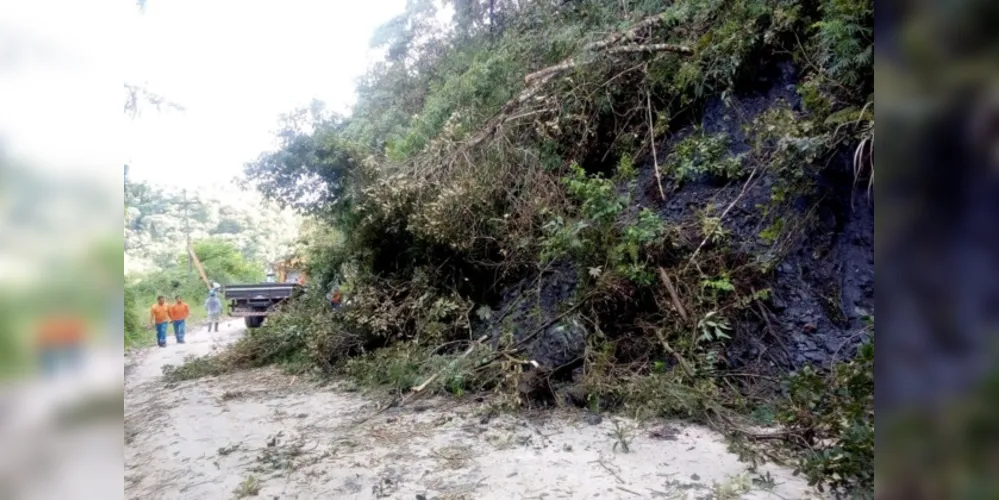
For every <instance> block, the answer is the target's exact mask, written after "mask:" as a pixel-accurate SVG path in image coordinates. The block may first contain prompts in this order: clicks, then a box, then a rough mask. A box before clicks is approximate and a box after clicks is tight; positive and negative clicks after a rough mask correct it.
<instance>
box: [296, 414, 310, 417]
mask: <svg viewBox="0 0 999 500" xmlns="http://www.w3.org/2000/svg"><path fill="white" fill-rule="evenodd" d="M308 416H309V414H308V413H299V414H298V415H295V418H305V417H308Z"/></svg>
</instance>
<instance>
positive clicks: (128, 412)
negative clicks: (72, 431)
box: [125, 321, 819, 500]
mask: <svg viewBox="0 0 999 500" xmlns="http://www.w3.org/2000/svg"><path fill="white" fill-rule="evenodd" d="M243 334H244V329H243V326H242V323H237V322H235V321H233V322H231V323H230V324H229V325H226V328H225V329H224V330H223V331H222V332H219V333H211V334H210V333H208V332H206V331H205V330H204V329H203V328H201V329H198V330H197V331H192V332H190V333H189V334H188V338H187V344H185V345H177V344H174V343H173V340H172V339H171V341H170V344H169V346H168V347H167V348H165V349H160V348H156V347H154V348H151V349H149V350H147V351H145V352H143V353H141V354H140V355H139V356H137V358H136V359H135V361H134V364H133V366H132V367H131V368H130V370H129V372H128V375H127V376H126V382H125V387H126V395H125V494H126V497H127V498H135V499H139V498H141V499H144V500H145V499H157V498H178V499H180V498H183V499H198V498H205V499H219V498H240V497H244V496H259V497H262V498H266V499H292V498H301V499H305V498H346V499H375V498H392V499H408V500H412V499H421V498H423V499H427V500H430V499H433V498H438V499H439V500H444V499H486V500H490V499H495V500H510V499H527V498H538V499H541V498H544V499H555V498H565V499H577V498H580V499H581V498H601V499H640V498H673V499H682V498H691V499H693V498H697V499H714V498H717V499H735V498H783V499H799V498H819V497H818V496H817V495H816V494H815V493H814V492H812V490H811V489H809V488H808V487H807V486H806V485H805V483H804V481H803V480H802V479H801V478H797V477H792V475H791V473H790V471H789V470H787V469H782V468H778V467H774V466H765V467H761V468H759V470H758V471H757V472H756V473H751V472H749V471H748V470H747V466H746V464H743V463H740V462H739V461H738V460H737V458H736V456H735V455H733V454H731V453H728V452H727V451H726V444H725V442H724V441H723V440H722V439H721V437H720V436H718V435H716V434H714V433H712V432H711V431H709V430H707V429H703V428H700V427H696V426H689V425H684V424H679V423H665V422H657V423H651V424H645V425H641V424H638V423H636V422H634V421H631V420H628V419H617V418H604V419H602V420H601V421H599V422H597V421H595V419H592V418H591V419H586V418H584V415H583V414H582V413H579V412H568V411H567V412H545V413H543V414H541V415H540V416H534V417H530V418H527V417H524V416H516V415H506V414H504V415H500V416H497V417H495V418H491V419H490V418H488V417H487V416H485V415H487V413H486V407H485V406H484V405H483V404H481V403H474V402H469V403H461V402H455V401H452V400H444V399H428V400H426V401H422V402H418V403H413V404H411V405H407V406H406V407H403V408H393V409H391V410H389V411H386V412H384V413H381V414H379V415H377V416H375V417H374V418H371V419H370V420H367V421H365V422H364V423H361V424H358V423H357V422H358V421H359V420H361V419H363V418H364V417H365V416H369V415H371V414H372V413H373V412H374V410H375V409H376V408H377V407H378V404H379V403H378V402H376V401H374V400H372V399H369V398H366V397H364V396H363V395H361V394H358V393H356V392H350V391H349V390H348V389H347V386H346V385H345V384H329V385H325V386H321V385H319V384H317V383H314V382H311V381H306V380H303V379H301V378H296V377H289V376H286V375H284V374H282V373H280V372H279V371H277V370H273V369H265V370H253V371H248V372H242V373H236V374H232V375H227V376H223V377H213V378H206V379H201V380H196V381H190V382H184V383H180V384H175V385H171V384H166V383H164V382H163V381H162V379H161V372H162V366H163V365H166V364H174V365H177V364H180V363H182V362H183V359H184V357H185V356H189V355H200V354H206V353H209V352H211V351H212V350H213V349H218V348H220V347H222V346H223V345H225V344H227V343H229V342H231V341H233V340H234V339H236V338H238V337H239V336H240V335H243ZM622 440H623V441H626V442H627V450H625V449H624V446H623V445H622ZM615 443H616V445H615ZM761 475H762V479H761Z"/></svg>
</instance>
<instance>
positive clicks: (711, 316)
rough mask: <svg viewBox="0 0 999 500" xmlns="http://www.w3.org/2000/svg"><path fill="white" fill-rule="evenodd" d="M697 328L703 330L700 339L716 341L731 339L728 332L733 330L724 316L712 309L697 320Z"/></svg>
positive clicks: (701, 340) (702, 340)
mask: <svg viewBox="0 0 999 500" xmlns="http://www.w3.org/2000/svg"><path fill="white" fill-rule="evenodd" d="M697 329H698V330H700V332H701V336H700V337H698V338H697V340H698V341H700V342H714V341H718V340H727V339H729V338H730V337H729V335H728V332H729V331H731V330H732V326H731V325H730V324H729V322H728V320H727V319H725V318H724V317H723V316H721V315H719V314H718V313H717V312H716V311H711V312H709V313H707V314H705V315H704V317H703V318H701V320H700V321H698V322H697Z"/></svg>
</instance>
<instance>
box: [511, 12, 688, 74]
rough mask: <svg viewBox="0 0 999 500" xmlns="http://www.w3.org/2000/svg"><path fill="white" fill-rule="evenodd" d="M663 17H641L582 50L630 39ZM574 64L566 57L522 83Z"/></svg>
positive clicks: (563, 69) (596, 48) (596, 50)
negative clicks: (627, 26)
mask: <svg viewBox="0 0 999 500" xmlns="http://www.w3.org/2000/svg"><path fill="white" fill-rule="evenodd" d="M664 19H665V16H664V15H663V14H657V15H655V16H651V17H647V18H645V19H643V20H641V21H639V22H637V23H635V24H633V25H631V27H629V28H628V29H626V30H624V31H618V32H616V33H611V34H610V35H608V36H606V37H604V38H603V39H602V40H598V41H596V42H591V43H588V44H586V45H584V46H583V48H582V52H584V53H585V52H599V51H601V50H603V49H605V48H607V47H610V46H611V45H613V44H615V43H617V42H619V41H621V40H623V39H629V40H630V39H631V38H633V37H634V36H635V35H636V34H637V33H638V32H639V31H640V30H642V29H645V28H649V27H652V26H654V25H656V24H659V23H661V22H662V21H663V20H664ZM654 45H668V44H654ZM632 51H633V52H641V51H637V50H632ZM687 51H690V49H689V48H688V49H687ZM624 52H627V51H624ZM688 53H689V52H688ZM575 66H576V63H575V62H573V58H569V59H566V60H565V61H563V62H561V63H559V64H556V65H555V66H549V67H547V68H545V69H542V70H540V71H535V72H534V73H531V74H529V75H527V76H525V77H524V83H526V84H530V83H531V82H532V81H533V80H536V79H538V78H540V77H542V76H545V75H546V74H549V73H551V72H560V71H565V70H567V69H571V68H573V67H575Z"/></svg>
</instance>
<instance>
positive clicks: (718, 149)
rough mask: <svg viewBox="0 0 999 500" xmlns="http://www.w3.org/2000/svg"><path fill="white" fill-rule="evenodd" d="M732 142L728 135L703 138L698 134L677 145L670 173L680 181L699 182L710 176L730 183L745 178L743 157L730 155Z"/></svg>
mask: <svg viewBox="0 0 999 500" xmlns="http://www.w3.org/2000/svg"><path fill="white" fill-rule="evenodd" d="M729 145H730V139H729V137H728V136H727V135H725V134H715V135H703V134H701V133H700V132H698V131H696V130H695V132H694V133H693V134H692V135H691V136H690V137H687V138H685V139H683V140H682V141H680V142H679V143H677V144H676V145H675V146H673V152H672V153H671V154H670V162H669V163H668V165H667V167H666V171H667V172H672V173H673V174H674V175H675V176H676V178H677V179H678V180H680V181H692V180H697V179H698V178H700V177H701V176H704V175H708V176H711V177H713V178H716V179H721V180H731V179H738V178H739V177H740V176H742V156H741V155H736V156H732V155H729V154H728V149H729Z"/></svg>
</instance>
